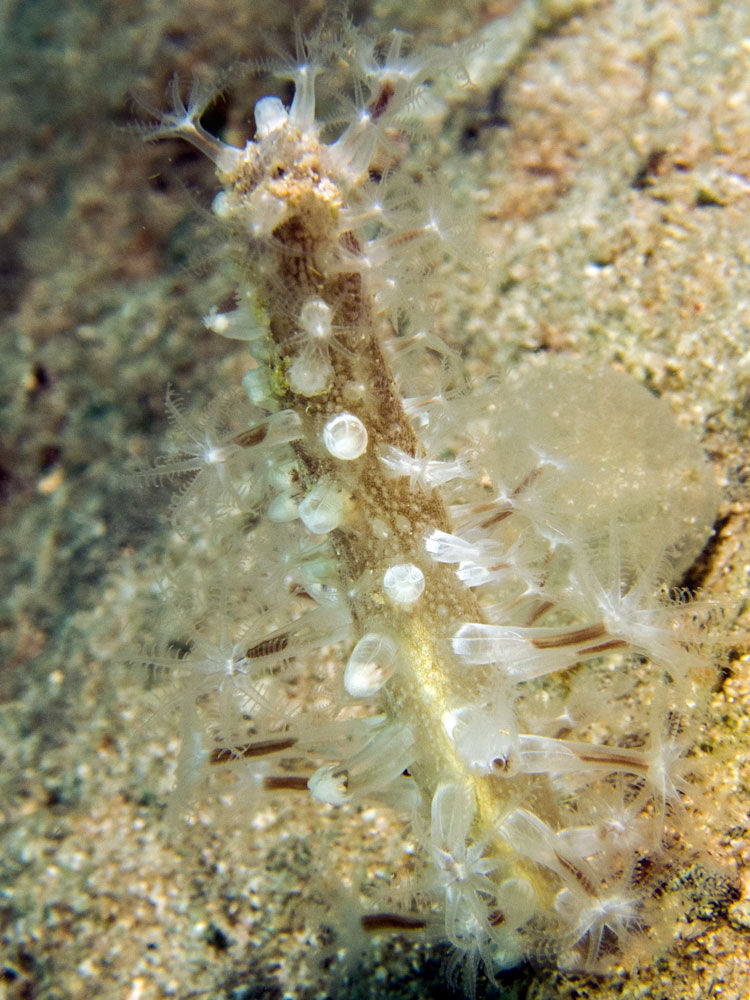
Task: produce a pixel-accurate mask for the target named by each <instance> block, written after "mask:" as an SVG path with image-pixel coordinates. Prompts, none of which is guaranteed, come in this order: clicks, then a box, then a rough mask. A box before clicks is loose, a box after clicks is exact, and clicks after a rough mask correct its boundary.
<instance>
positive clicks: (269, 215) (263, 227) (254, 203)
mask: <svg viewBox="0 0 750 1000" xmlns="http://www.w3.org/2000/svg"><path fill="white" fill-rule="evenodd" d="M286 213H287V204H286V202H285V201H284V199H283V198H277V197H276V195H275V194H271V192H270V191H266V190H264V189H263V188H259V189H256V191H254V192H253V194H252V195H251V196H250V229H251V231H252V234H253V236H270V235H271V233H272V232H273V231H274V229H276V227H277V226H278V225H280V223H281V222H282V221H283V219H284V216H285V215H286Z"/></svg>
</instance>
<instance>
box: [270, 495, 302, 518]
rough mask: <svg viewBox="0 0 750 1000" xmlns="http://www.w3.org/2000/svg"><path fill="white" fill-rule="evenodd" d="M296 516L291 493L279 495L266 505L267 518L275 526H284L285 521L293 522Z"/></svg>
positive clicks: (297, 512) (295, 506)
mask: <svg viewBox="0 0 750 1000" xmlns="http://www.w3.org/2000/svg"><path fill="white" fill-rule="evenodd" d="M298 516H299V511H298V509H297V502H296V500H295V499H294V497H293V496H292V494H291V491H286V492H284V493H280V494H279V496H277V497H274V499H273V500H272V501H271V503H270V504H269V505H268V518H269V520H270V521H274V522H275V523H276V524H285V523H286V522H287V521H294V520H295V519H296V518H297V517H298Z"/></svg>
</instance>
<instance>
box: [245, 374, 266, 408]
mask: <svg viewBox="0 0 750 1000" xmlns="http://www.w3.org/2000/svg"><path fill="white" fill-rule="evenodd" d="M242 388H243V389H244V390H245V392H246V393H247V398H248V399H249V400H250V402H251V403H255V405H256V406H259V405H260V404H261V403H264V402H265V401H266V400H267V399H268V397H269V396H270V395H271V387H270V384H269V381H268V372H267V371H266V369H265V368H252V369H251V370H250V371H249V372H245V376H244V378H243V379H242Z"/></svg>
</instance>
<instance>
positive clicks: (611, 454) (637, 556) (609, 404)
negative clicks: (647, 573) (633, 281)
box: [466, 360, 718, 579]
mask: <svg viewBox="0 0 750 1000" xmlns="http://www.w3.org/2000/svg"><path fill="white" fill-rule="evenodd" d="M479 398H480V399H481V401H482V402H481V405H480V407H479V411H477V409H474V413H473V414H467V415H466V416H467V418H468V419H467V424H468V427H467V428H466V432H467V433H468V435H469V436H470V438H471V439H472V442H473V443H474V444H476V443H479V442H480V441H481V443H482V444H483V445H484V448H483V455H482V457H483V459H484V461H485V463H486V473H487V474H488V475H489V478H490V479H491V480H492V483H493V487H494V488H495V489H496V490H497V492H498V494H500V495H504V496H506V497H507V498H508V501H509V503H510V504H511V505H512V506H513V508H514V509H515V510H516V511H517V512H518V513H520V514H525V515H526V516H527V517H528V518H529V519H530V520H531V521H532V522H533V523H534V524H535V526H536V527H537V529H538V530H541V531H542V532H543V533H545V534H546V535H547V537H549V538H550V539H552V540H554V541H555V542H556V543H557V542H565V543H574V544H575V543H583V544H585V545H586V546H591V547H593V548H596V546H597V545H598V544H599V543H600V542H602V541H604V544H605V547H606V541H605V540H606V539H608V538H611V537H612V533H613V528H614V527H616V535H617V538H618V539H619V544H620V545H621V546H622V548H623V553H624V554H625V553H626V555H627V563H628V565H629V567H630V568H631V569H632V570H634V571H636V572H637V571H639V570H642V569H644V568H645V567H647V566H649V565H651V564H652V562H653V560H654V556H655V554H657V553H661V554H662V556H663V557H665V558H666V559H667V561H668V562H669V564H670V566H671V568H672V572H673V578H674V579H677V578H678V577H679V575H680V574H681V573H682V572H684V570H685V569H687V567H688V566H689V565H690V564H691V563H692V561H693V560H694V559H695V557H696V556H697V555H698V553H699V552H700V551H701V549H702V547H703V545H704V544H705V542H706V539H707V538H708V537H709V535H710V533H711V529H712V525H713V522H714V520H715V517H716V510H717V505H718V488H717V485H716V482H715V479H714V475H713V472H712V470H711V468H710V467H709V465H708V463H707V462H706V458H705V456H704V454H703V450H702V448H701V446H700V444H699V443H698V442H697V441H696V440H695V438H694V437H693V435H692V434H691V433H690V431H689V429H687V428H685V427H682V426H681V425H680V424H679V423H678V421H677V418H676V416H675V415H674V413H672V411H671V410H670V408H669V406H668V405H667V403H666V402H664V401H663V400H661V399H659V398H657V397H656V396H654V395H652V393H650V392H649V391H648V390H647V389H645V388H644V387H643V386H642V385H640V384H639V383H638V382H636V381H635V380H634V379H633V378H631V377H630V376H628V375H626V374H625V373H623V372H618V371H615V370H604V371H599V372H595V373H585V372H580V371H572V370H570V369H567V368H566V367H565V366H564V365H563V364H561V363H558V362H555V361H551V360H550V361H547V362H546V363H545V364H543V365H540V366H539V367H533V368H531V367H530V368H527V369H525V370H523V371H520V372H514V373H513V375H512V376H509V377H508V378H507V379H506V380H505V382H504V383H503V384H502V385H501V386H497V385H495V386H493V387H492V388H490V389H488V390H487V391H484V392H481V393H480V394H479ZM476 401H477V397H474V403H476Z"/></svg>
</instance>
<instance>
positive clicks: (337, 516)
mask: <svg viewBox="0 0 750 1000" xmlns="http://www.w3.org/2000/svg"><path fill="white" fill-rule="evenodd" d="M343 509H344V501H343V498H342V496H341V494H340V493H339V492H338V491H337V490H335V489H333V488H332V487H331V486H329V485H328V484H327V483H318V484H317V485H316V486H314V487H313V488H312V490H310V492H309V493H308V494H307V496H306V497H305V499H304V500H303V501H302V503H301V504H300V505H299V516H300V520H301V521H302V523H303V524H304V526H305V527H306V528H308V529H309V530H310V531H312V532H313V534H315V535H325V534H326V532H328V531H333V529H334V528H337V527H338V526H339V524H340V523H341V515H342V513H343Z"/></svg>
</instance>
